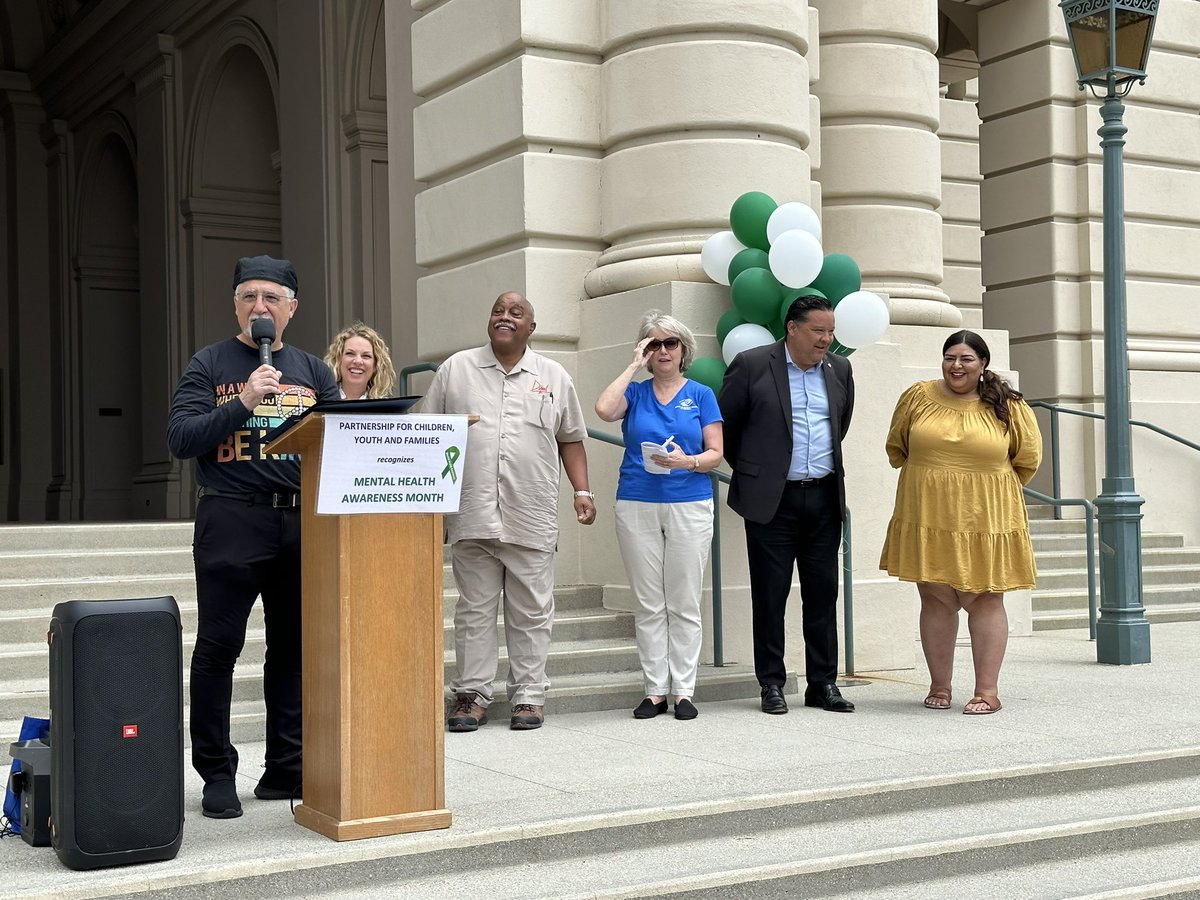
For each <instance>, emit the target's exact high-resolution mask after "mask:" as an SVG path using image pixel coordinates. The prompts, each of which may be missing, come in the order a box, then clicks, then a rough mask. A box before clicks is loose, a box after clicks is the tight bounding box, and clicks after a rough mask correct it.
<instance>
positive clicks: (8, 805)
mask: <svg viewBox="0 0 1200 900" xmlns="http://www.w3.org/2000/svg"><path fill="white" fill-rule="evenodd" d="M17 740H18V741H44V742H45V743H47V744H48V743H50V720H49V719H39V718H37V717H36V716H26V717H25V718H24V720H23V721H22V722H21V734H20V736H19V737H18V738H17ZM20 767H21V763H20V760H16V759H14V760H13V761H12V768H10V769H9V777H8V781H7V783H6V784H5V786H4V818H5V819H7V820H8V821H7V823H5V824H7V826H8V827H9V828H10V829H12V833H13V834H20V833H21V801H20V800H19V799H18V797H17V795H16V794H14V793H13V790H12V773H13V772H16V771H17V770H18V769H20Z"/></svg>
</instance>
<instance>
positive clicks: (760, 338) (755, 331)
mask: <svg viewBox="0 0 1200 900" xmlns="http://www.w3.org/2000/svg"><path fill="white" fill-rule="evenodd" d="M773 343H775V335H773V334H771V332H769V331H767V329H765V328H763V327H762V326H761V325H755V324H754V323H752V322H747V323H746V324H745V325H739V326H737V327H736V328H731V329H730V330H729V334H727V335H725V342H724V343H723V344H721V355H722V356H723V357H725V365H729V364H730V363H731V362H733V358H734V357H735V356H737V355H738V354H739V353H741V352H742V351H743V350H749V349H751V348H752V347H761V346H763V345H764V344H773Z"/></svg>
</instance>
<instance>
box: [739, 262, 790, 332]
mask: <svg viewBox="0 0 1200 900" xmlns="http://www.w3.org/2000/svg"><path fill="white" fill-rule="evenodd" d="M729 292H730V294H731V295H732V296H733V308H734V309H736V310H737V311H738V312H739V313H741V314H742V316H743V318H745V320H746V321H747V322H753V323H754V324H755V325H767V324H769V323H770V322H771V321H772V320H774V319H776V318H778V316H779V298H780V297H781V296H782V295H783V285H781V284H780V283H779V281H778V280H777V279H776V278H775V276H774V275H772V274H771V273H770V271H769V270H767V269H747V270H746V271H745V272H742V274H740V275H739V276H738V277H737V279H736V280H735V281H734V282H733V284H732V285H730V289H729Z"/></svg>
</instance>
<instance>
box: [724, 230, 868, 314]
mask: <svg viewBox="0 0 1200 900" xmlns="http://www.w3.org/2000/svg"><path fill="white" fill-rule="evenodd" d="M742 243H743V244H744V243H745V241H742ZM812 286H813V287H814V288H816V289H817V290H819V291H820V292H821V293H822V294H824V295H825V297H826V298H827V299H828V300H829V302H830V303H832V304H833V305H834V306H837V305H838V301H840V300H841V299H842V298H843V297H845V296H846V295H847V294H853V293H854V292H855V291H857V290H861V289H862V272H860V271H859V270H858V263H856V262H855V261H854V260H853V259H851V258H850V257H849V256H847V255H846V254H845V253H827V254H826V255H825V262H824V263H823V264H822V265H821V272H820V274H819V275H817V277H816V278H815V279H814V280H813V283H812Z"/></svg>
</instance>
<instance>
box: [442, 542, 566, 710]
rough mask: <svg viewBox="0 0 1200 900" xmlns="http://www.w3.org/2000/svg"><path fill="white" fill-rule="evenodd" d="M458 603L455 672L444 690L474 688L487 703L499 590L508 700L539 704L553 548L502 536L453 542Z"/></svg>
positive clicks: (543, 700) (547, 645)
mask: <svg viewBox="0 0 1200 900" xmlns="http://www.w3.org/2000/svg"><path fill="white" fill-rule="evenodd" d="M451 559H452V564H453V567H454V580H455V582H456V583H457V584H458V592H459V597H458V603H457V604H456V605H455V607H454V657H455V666H456V669H457V672H456V677H455V678H454V679H453V680H452V681H451V682H450V685H449V691H450V693H454V694H460V693H475V694H478V695H479V703H480V704H482V705H483V706H487V705H489V704H490V703H491V702H492V682H493V681H495V680H496V666H497V662H498V659H497V654H498V652H499V636H498V630H497V624H496V616H497V613H498V612H499V607H500V592H501V591H503V592H504V641H505V644H507V646H508V700H509V702H510V703H511V704H512V705H514V706H516V705H517V704H518V703H530V704H533V705H534V706H544V705H545V703H546V688H547V687H549V686H550V682H549V681H547V680H546V654H547V653H549V651H550V629H551V626H553V624H554V551H553V550H534V549H533V548H531V547H521V546H518V545H517V544H506V543H504V542H503V541H495V540H480V541H472V540H468V541H458V542H457V543H455V544H454V546H453V547H452V548H451Z"/></svg>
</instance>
